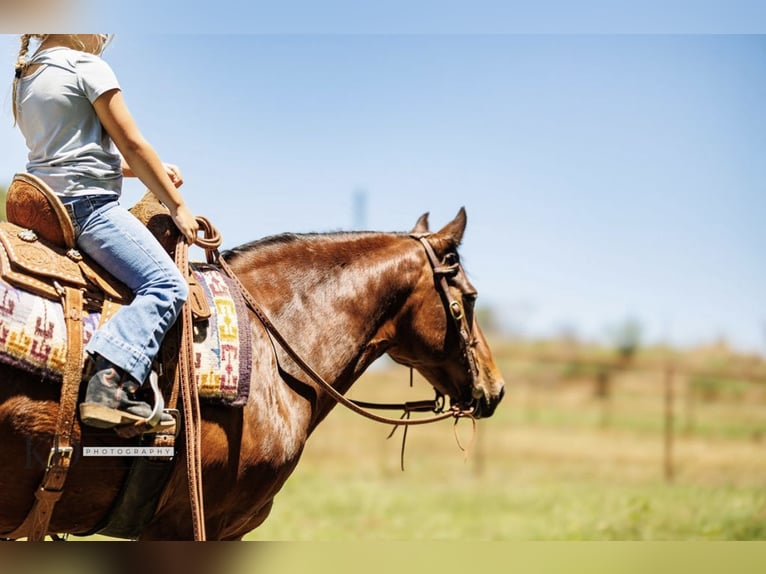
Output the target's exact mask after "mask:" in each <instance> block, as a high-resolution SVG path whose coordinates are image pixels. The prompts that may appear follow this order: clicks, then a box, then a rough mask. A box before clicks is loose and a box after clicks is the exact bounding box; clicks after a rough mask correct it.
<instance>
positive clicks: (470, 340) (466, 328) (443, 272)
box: [410, 234, 479, 394]
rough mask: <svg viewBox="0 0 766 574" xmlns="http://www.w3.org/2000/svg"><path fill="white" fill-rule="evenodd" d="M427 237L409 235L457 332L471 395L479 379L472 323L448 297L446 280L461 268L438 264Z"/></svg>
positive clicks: (458, 304) (455, 302) (455, 301)
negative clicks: (416, 243)
mask: <svg viewBox="0 0 766 574" xmlns="http://www.w3.org/2000/svg"><path fill="white" fill-rule="evenodd" d="M428 236H429V234H411V235H410V237H413V238H415V239H417V240H418V241H420V243H421V244H422V245H423V248H424V249H425V251H426V255H428V261H429V263H430V264H431V269H432V270H433V273H434V278H435V279H436V280H437V282H436V290H437V291H438V292H439V295H441V298H442V301H443V302H444V305H445V307H446V308H447V310H448V311H449V316H450V317H452V321H453V323H454V324H455V329H456V330H457V334H458V341H459V344H460V352H461V354H462V355H463V358H464V359H465V361H466V363H467V364H468V375H469V377H470V379H471V391H472V394H473V391H474V390H475V389H476V388H477V381H478V379H479V364H478V361H477V360H476V351H475V350H474V342H475V338H474V333H473V321H469V319H468V315H467V314H466V312H465V309H464V308H463V303H462V302H461V301H458V300H457V299H455V298H454V297H452V296H451V295H450V289H449V282H448V280H447V278H448V277H455V276H457V275H458V274H459V273H460V272H461V271H462V268H461V266H460V262H459V261H455V262H454V263H452V264H449V265H448V264H444V263H443V262H440V261H439V259H438V258H437V257H436V253H434V249H433V247H431V244H430V243H429V242H428V240H427V237H428Z"/></svg>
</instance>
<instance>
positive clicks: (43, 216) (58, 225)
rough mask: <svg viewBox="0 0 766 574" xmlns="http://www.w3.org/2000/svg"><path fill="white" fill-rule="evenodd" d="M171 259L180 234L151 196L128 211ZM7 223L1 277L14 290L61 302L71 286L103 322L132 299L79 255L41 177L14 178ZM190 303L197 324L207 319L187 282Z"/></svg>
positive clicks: (1, 238) (0, 240)
mask: <svg viewBox="0 0 766 574" xmlns="http://www.w3.org/2000/svg"><path fill="white" fill-rule="evenodd" d="M130 211H131V212H132V213H133V215H135V216H136V217H137V218H138V219H139V220H140V221H141V222H142V223H143V224H144V225H146V226H147V228H148V229H149V230H150V231H151V232H152V233H153V235H154V236H155V237H156V238H157V240H158V241H159V242H160V244H161V245H162V246H163V247H164V248H165V250H166V251H167V252H168V253H169V254H171V255H172V253H173V250H174V248H175V245H176V243H177V241H178V237H179V232H178V230H177V229H176V228H175V224H174V223H173V221H172V219H171V218H170V214H169V213H168V211H167V208H165V206H164V205H162V204H161V203H160V202H159V201H158V200H157V199H156V198H155V197H154V195H152V194H151V193H149V192H147V193H146V194H145V195H144V197H143V198H142V199H141V200H140V201H139V202H138V203H137V204H136V205H135V206H134V207H133V208H131V210H130ZM6 216H7V218H8V221H4V222H0V277H2V278H3V280H5V281H6V282H8V283H9V284H11V285H14V286H15V287H18V288H20V289H23V290H25V291H29V292H32V293H35V294H37V295H40V296H42V297H46V298H48V299H53V300H56V301H58V300H60V299H61V297H62V295H63V290H64V289H65V288H66V287H71V288H73V289H77V290H80V291H82V292H83V297H84V300H85V307H86V309H87V310H91V311H101V312H102V314H103V315H104V316H105V317H103V319H102V320H107V319H108V318H109V317H111V316H113V315H114V312H116V310H117V309H118V308H119V307H120V306H121V305H125V304H128V303H130V301H131V300H132V299H133V294H132V293H131V291H130V290H129V289H128V288H127V287H125V286H124V285H123V284H122V283H121V282H119V281H118V280H117V279H115V278H114V277H112V275H111V274H109V273H108V272H107V271H105V270H104V269H103V268H102V267H100V266H99V265H98V264H97V263H95V262H94V261H92V260H91V259H90V258H88V257H87V256H86V255H83V254H81V253H80V252H79V251H78V250H77V248H76V244H75V232H74V227H73V225H72V222H71V220H70V219H69V214H68V213H67V211H66V208H65V207H64V206H63V204H62V203H61V200H60V199H59V198H58V196H57V195H56V194H55V193H54V192H53V191H52V190H51V189H50V188H49V187H48V186H47V185H46V184H45V183H44V182H43V181H42V180H40V179H39V178H37V177H35V176H33V175H30V174H26V173H20V174H16V175H15V176H14V178H13V182H12V183H11V186H10V187H9V189H8V193H7V195H6ZM189 304H190V305H191V307H192V315H193V317H194V318H195V319H207V318H209V317H210V308H209V306H208V304H207V302H206V300H205V297H204V294H203V293H202V291H201V288H200V286H199V285H197V284H196V283H195V282H194V281H193V280H191V281H190V296H189Z"/></svg>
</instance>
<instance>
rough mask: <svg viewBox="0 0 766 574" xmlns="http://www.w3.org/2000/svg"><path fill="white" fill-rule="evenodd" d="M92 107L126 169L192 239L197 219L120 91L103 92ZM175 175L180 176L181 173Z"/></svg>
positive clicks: (195, 231) (196, 226)
mask: <svg viewBox="0 0 766 574" xmlns="http://www.w3.org/2000/svg"><path fill="white" fill-rule="evenodd" d="M93 107H94V108H95V110H96V114H97V115H98V118H99V120H101V123H102V125H103V126H104V129H105V130H106V131H107V133H108V134H109V136H110V137H111V138H112V140H113V141H114V143H115V145H116V146H117V149H118V150H119V151H120V153H121V154H122V157H123V158H124V160H123V169H124V167H128V170H129V172H130V173H131V174H134V175H135V176H136V177H138V178H139V179H140V180H141V182H142V183H143V184H144V185H146V187H148V188H149V189H150V190H151V192H152V193H153V194H154V195H156V196H157V199H159V200H160V201H161V202H162V203H164V204H165V205H166V206H167V208H168V209H169V210H170V215H171V216H172V218H173V221H174V222H175V224H176V226H177V227H178V229H179V230H180V231H181V233H183V234H184V235H185V236H186V237H187V239H189V240H190V241H191V240H193V239H194V238H195V237H196V235H197V230H198V228H199V225H198V224H197V220H196V218H195V217H194V216H193V215H192V213H191V211H189V208H188V207H187V206H186V203H185V202H184V200H183V197H182V196H181V193H180V192H179V191H178V190H177V189H176V187H175V185H174V184H173V181H172V180H171V176H170V172H171V171H172V170H169V169H168V168H167V167H166V164H163V163H162V161H161V160H160V158H159V156H158V155H157V152H156V151H154V148H153V147H152V146H151V144H149V142H148V141H146V139H145V138H144V137H143V135H142V134H141V132H140V131H139V129H138V126H137V125H136V123H135V121H134V120H133V116H132V115H131V113H130V111H129V110H128V107H127V105H125V100H124V99H123V97H122V92H121V91H120V90H117V89H113V90H109V91H107V92H105V93H103V94H102V95H100V96H99V97H98V98H97V99H96V101H95V102H94V103H93ZM173 167H175V166H173ZM176 170H177V168H176ZM176 173H177V171H176ZM126 175H127V174H126ZM177 175H178V176H179V177H180V174H177Z"/></svg>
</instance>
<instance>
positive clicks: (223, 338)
mask: <svg viewBox="0 0 766 574" xmlns="http://www.w3.org/2000/svg"><path fill="white" fill-rule="evenodd" d="M192 271H193V273H194V276H195V278H196V279H197V281H198V282H199V284H200V285H201V286H202V287H203V291H204V292H205V296H206V298H207V300H208V303H209V305H210V308H211V310H212V314H211V317H210V318H209V319H207V320H205V321H200V322H197V323H195V325H194V366H195V379H196V382H197V387H198V390H199V396H200V399H205V400H206V401H208V402H215V403H219V404H226V405H231V406H243V405H244V404H245V402H246V401H247V397H248V394H249V391H250V370H251V357H252V348H251V332H250V324H249V319H248V315H247V310H246V307H245V304H244V301H243V300H242V296H241V295H240V293H239V290H238V289H237V288H236V286H235V285H234V284H233V282H232V280H231V279H230V278H229V277H227V276H226V275H224V274H223V273H221V272H220V271H219V270H218V269H217V268H215V267H213V266H210V265H206V264H202V263H199V264H198V263H194V264H192ZM100 320H101V314H100V313H86V314H84V315H83V339H84V344H86V345H87V343H88V341H90V338H91V337H92V336H93V333H94V332H95V331H96V329H97V328H98V325H99V322H100ZM65 361H66V323H65V321H64V312H63V309H62V307H61V304H60V303H57V302H55V301H51V300H49V299H46V298H44V297H39V296H37V295H33V294H31V293H29V292H27V291H23V290H21V289H18V288H17V287H14V286H13V285H10V284H8V283H6V282H4V281H2V280H0V363H4V364H6V365H10V366H13V367H17V368H20V369H23V370H25V371H28V372H32V373H34V374H37V375H39V376H40V378H41V379H42V380H47V381H51V382H57V383H60V382H61V380H62V374H63V368H64V363H65Z"/></svg>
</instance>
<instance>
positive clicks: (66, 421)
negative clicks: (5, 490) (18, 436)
mask: <svg viewBox="0 0 766 574" xmlns="http://www.w3.org/2000/svg"><path fill="white" fill-rule="evenodd" d="M62 298H63V305H64V318H65V320H66V326H67V354H66V366H65V367H64V377H63V383H62V386H61V399H60V404H59V414H58V419H57V420H56V434H55V435H54V436H53V445H52V447H51V452H50V455H49V457H48V464H47V467H46V469H45V474H44V475H43V480H42V482H41V483H40V487H39V488H38V489H37V491H35V502H34V504H33V505H32V509H31V510H30V511H29V514H28V515H27V517H26V519H25V520H24V522H23V523H22V524H21V526H19V527H18V528H17V529H16V530H14V531H13V532H11V533H10V534H4V535H2V537H3V538H11V539H16V538H23V537H25V536H26V537H27V540H29V541H32V542H37V541H41V540H43V539H44V538H45V535H46V534H47V533H48V527H49V526H50V521H51V517H52V516H53V509H54V507H55V506H56V503H57V502H58V501H59V499H60V498H61V495H62V494H63V489H64V483H65V482H66V477H67V473H68V472H69V466H70V464H71V462H72V451H73V446H72V444H73V442H74V441H75V440H77V439H79V433H80V429H79V425H78V424H77V422H76V417H75V409H76V406H77V396H78V390H79V388H80V381H81V377H82V337H83V326H82V313H83V294H82V291H80V290H78V289H72V288H69V287H66V288H64V289H63V291H62Z"/></svg>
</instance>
